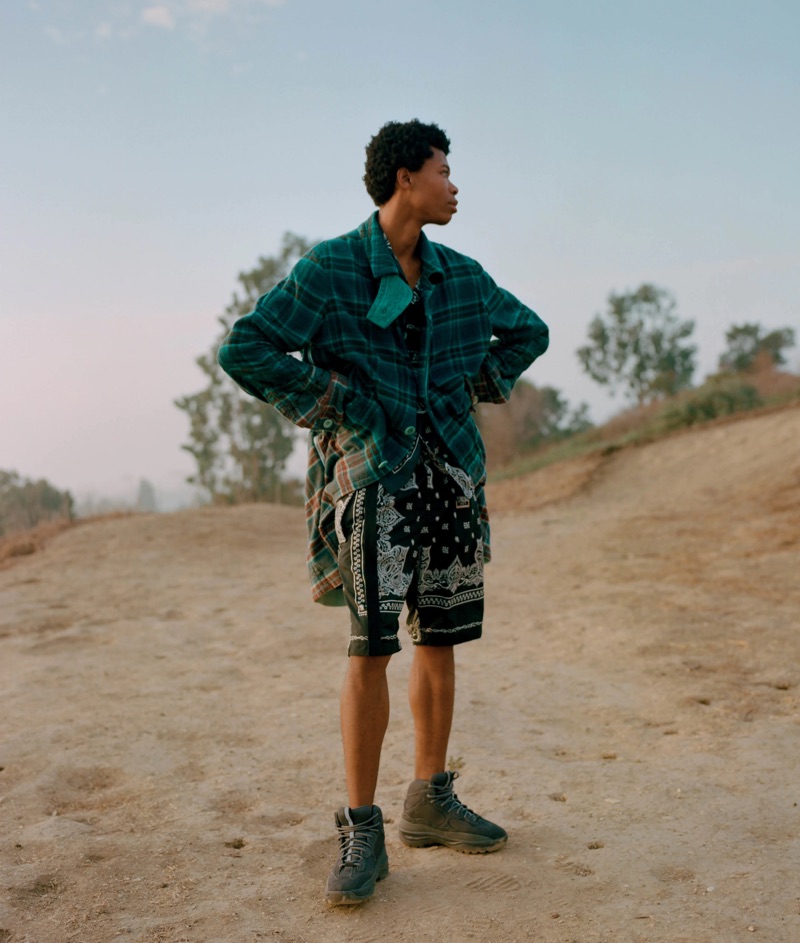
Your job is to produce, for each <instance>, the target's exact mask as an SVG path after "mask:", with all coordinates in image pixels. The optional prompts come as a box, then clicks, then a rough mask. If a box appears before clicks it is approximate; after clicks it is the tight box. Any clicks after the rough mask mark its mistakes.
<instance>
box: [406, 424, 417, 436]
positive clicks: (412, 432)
mask: <svg viewBox="0 0 800 943" xmlns="http://www.w3.org/2000/svg"><path fill="white" fill-rule="evenodd" d="M405 432H406V435H416V432H417V427H416V426H406V429H405Z"/></svg>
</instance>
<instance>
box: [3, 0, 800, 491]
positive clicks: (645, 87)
mask: <svg viewBox="0 0 800 943" xmlns="http://www.w3.org/2000/svg"><path fill="white" fill-rule="evenodd" d="M799 35H800V3H797V2H796V0H784V2H778V0H747V2H745V0H719V2H716V0H691V2H686V0H671V2H666V0H664V2H661V0H637V2H625V0H586V2H580V0H558V2H555V0H550V2H539V0H518V2H517V0H493V2H491V3H489V2H481V3H479V2H476V0H426V2H421V0H409V2H406V3H383V2H380V0H369V2H367V0H340V2H331V0H327V2H325V0H164V2H160V3H159V2H134V0H27V2H26V0H5V2H3V3H2V5H0V123H1V124H0V132H1V133H2V138H1V139H0V140H1V141H2V146H0V188H1V190H0V192H1V195H0V220H1V223H0V229H1V232H2V235H1V236H0V238H1V239H2V245H1V246H0V349H2V367H1V368H0V468H2V469H16V470H17V471H19V472H20V473H21V474H23V475H26V476H31V477H42V476H43V477H47V478H48V479H50V480H51V481H52V482H53V483H54V484H56V485H57V486H59V487H62V488H69V489H71V490H73V492H74V493H75V494H77V495H81V494H84V493H86V492H90V491H94V492H98V493H113V494H123V493H128V494H129V496H131V497H133V496H134V495H135V491H136V484H137V482H138V480H139V478H140V477H146V478H148V479H150V480H151V481H152V482H153V483H154V484H155V485H156V487H157V488H158V489H159V490H160V491H164V490H166V489H175V488H178V487H180V484H181V481H182V479H183V478H184V476H185V475H186V474H187V473H189V472H190V471H191V462H190V459H189V458H188V456H186V455H185V454H184V453H182V452H181V450H180V444H181V443H182V442H183V441H185V438H186V426H187V424H186V420H185V417H184V415H183V414H182V413H180V412H179V411H178V410H177V409H176V408H175V407H174V406H173V405H172V401H173V400H174V399H175V398H176V397H178V396H180V395H182V394H184V393H190V392H194V391H195V390H197V389H199V388H200V386H201V385H202V377H201V375H200V373H199V371H198V370H197V368H196V367H195V365H194V358H195V356H197V355H198V354H201V353H204V352H205V351H206V350H207V349H208V348H209V346H210V344H211V342H212V341H213V339H214V338H215V336H216V334H217V324H216V317H217V315H218V314H219V313H220V312H221V311H222V310H223V309H224V307H225V305H226V304H227V303H228V301H229V299H230V295H231V292H232V291H233V289H234V288H235V279H236V275H237V273H238V272H239V271H241V270H243V269H249V268H252V267H253V265H254V264H255V262H256V260H257V258H258V256H259V255H271V254H272V253H273V252H275V251H276V249H277V248H278V246H279V243H280V238H281V235H282V233H283V232H284V231H286V230H292V231H294V232H297V233H299V234H302V235H304V236H307V237H309V238H325V237H328V236H333V235H338V234H339V233H341V232H345V231H347V230H350V229H352V228H354V227H355V226H356V225H357V224H358V223H360V222H361V221H362V220H363V219H365V218H366V217H367V215H368V214H369V213H370V212H371V210H372V206H371V203H370V201H369V198H368V197H367V195H366V193H365V191H364V189H363V184H362V182H361V176H362V174H363V155H364V145H365V144H366V142H367V140H368V139H369V137H370V136H371V135H372V134H373V133H374V132H375V131H376V130H377V129H378V128H379V127H380V126H381V125H382V124H383V123H384V122H385V121H387V120H390V119H399V120H405V119H408V118H412V117H419V118H421V119H422V120H427V121H435V122H437V123H439V124H441V125H442V127H444V128H445V129H446V131H447V132H448V134H449V135H450V138H451V140H452V150H451V155H450V158H451V166H452V168H453V179H454V181H455V182H456V184H457V185H458V186H459V187H460V189H461V192H460V194H459V213H458V216H457V217H456V218H455V219H454V221H453V222H452V223H451V225H450V226H448V227H447V228H446V229H436V228H435V227H429V230H428V234H429V236H430V237H431V238H433V239H435V240H441V241H444V242H447V243H448V244H450V245H452V246H453V247H454V248H456V249H459V250H460V251H462V252H465V253H467V254H468V255H471V256H473V257H475V258H477V259H479V260H480V261H481V263H482V264H483V265H484V266H485V267H486V268H487V269H488V271H489V272H490V273H491V274H492V275H493V276H494V277H495V278H496V280H497V281H498V282H500V284H502V285H504V286H505V287H507V288H509V289H510V290H511V291H513V292H514V293H515V294H517V295H519V296H520V297H521V298H522V299H523V300H524V301H525V302H526V303H527V304H529V305H530V306H531V307H533V308H534V309H535V310H536V311H537V312H538V313H539V314H540V315H541V316H542V317H543V318H544V319H545V320H546V321H547V322H548V323H549V324H550V326H551V336H552V342H551V349H550V351H549V352H548V353H547V354H546V356H545V357H544V358H543V359H542V360H540V361H538V362H537V363H536V364H535V365H534V367H533V368H532V370H531V371H530V373H529V374H528V376H529V379H531V380H532V381H533V382H535V383H538V384H550V385H554V386H556V387H558V388H559V389H561V390H562V391H563V392H564V393H565V394H566V396H567V397H568V398H569V399H570V400H571V401H573V402H578V401H580V400H586V401H588V402H589V403H590V404H591V406H592V412H593V415H594V417H595V418H596V419H600V418H603V417H605V416H607V415H608V414H609V411H610V410H611V409H612V408H618V407H619V405H620V404H619V402H610V401H609V400H608V398H607V397H605V396H604V395H603V394H602V392H601V391H600V389H599V388H598V387H597V386H596V385H595V384H593V383H591V381H589V380H588V379H586V378H585V377H583V376H582V374H581V372H580V368H579V366H578V363H577V360H576V357H575V350H576V348H577V347H578V346H579V345H580V344H581V343H582V342H583V341H584V339H585V334H586V328H587V325H588V322H589V321H590V319H591V317H592V316H593V315H594V314H595V313H597V312H598V311H601V310H603V309H604V307H605V301H606V298H607V296H608V293H609V292H610V291H611V290H617V291H624V290H627V289H633V288H636V287H638V285H639V284H641V283H642V282H643V281H651V282H654V283H656V284H657V285H661V286H663V287H666V288H668V289H670V290H671V291H672V292H673V293H674V294H675V295H676V297H677V300H678V313H679V314H680V315H681V316H682V317H685V318H692V319H694V320H696V321H697V331H696V340H697V343H698V344H699V347H700V364H701V371H700V376H699V377H698V379H700V378H701V377H702V375H703V374H705V373H707V372H709V371H710V370H712V369H713V368H714V366H715V364H716V359H717V357H718V355H719V353H720V350H721V348H722V346H723V343H724V333H725V330H726V328H727V327H728V326H729V325H730V324H731V323H734V322H737V323H741V322H742V321H747V320H750V321H753V320H755V321H759V322H761V323H763V324H765V325H768V326H775V327H778V326H785V325H794V326H796V327H797V326H799V325H800V309H799V305H798V297H800V222H798V207H800V199H798V197H800V182H799V181H800V174H798V171H797V162H798V154H800V56H798V53H797V38H798V36H799ZM792 365H793V366H795V367H797V366H798V357H797V354H795V355H794V356H793V364H792Z"/></svg>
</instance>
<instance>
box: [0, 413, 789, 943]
mask: <svg viewBox="0 0 800 943" xmlns="http://www.w3.org/2000/svg"><path fill="white" fill-rule="evenodd" d="M570 482H571V484H570ZM565 483H567V484H565ZM575 489H577V490H575ZM570 490H572V491H573V492H574V493H573V494H572V495H571V496H570V497H565V494H567V493H568V492H569V491H570ZM551 498H559V499H560V500H557V501H553V500H550V499H551ZM490 499H491V500H492V501H493V503H494V510H495V513H494V518H493V521H494V548H495V558H494V562H493V563H492V564H491V566H490V568H489V570H488V618H487V626H486V633H485V637H484V639H483V640H482V641H481V642H478V643H472V644H471V645H468V646H464V647H463V649H462V650H460V651H459V655H458V663H459V689H458V695H457V717H456V723H455V729H454V732H453V737H452V741H451V755H452V758H453V763H454V764H455V765H456V766H458V767H460V772H461V777H462V778H461V779H460V780H459V782H458V791H459V795H460V796H461V798H463V799H464V801H466V802H467V803H468V804H469V805H471V806H473V807H474V808H476V809H478V810H479V811H481V812H483V813H484V814H486V815H488V816H491V817H494V818H496V819H497V820H498V821H499V822H501V823H502V824H504V825H505V826H506V827H507V829H508V831H509V833H510V840H509V843H508V846H507V847H506V848H505V849H504V850H503V851H501V852H500V853H498V854H494V855H489V856H465V855H459V854H457V853H454V852H450V851H447V850H444V849H418V850H412V849H407V848H405V847H403V846H402V845H401V844H400V842H399V840H398V839H397V837H396V832H395V827H394V824H392V825H390V826H389V838H388V842H389V854H390V862H391V874H390V875H389V878H388V879H387V880H386V881H384V882H382V883H381V884H379V885H378V893H377V894H376V896H375V898H374V899H373V900H372V901H371V902H369V903H368V904H366V905H365V906H363V907H361V908H350V909H348V908H340V909H333V910H329V909H328V908H326V906H325V904H324V902H323V900H322V888H323V885H324V881H325V876H326V874H327V871H328V867H329V864H330V861H331V859H332V855H333V852H334V831H333V822H332V815H333V810H334V809H335V807H336V806H338V805H339V804H341V802H342V801H343V779H342V773H341V765H340V749H339V739H338V729H337V728H338V719H337V697H338V689H339V685H340V682H341V677H342V675H343V671H344V661H345V659H344V654H343V652H344V645H345V635H346V619H345V617H344V613H343V611H342V610H330V609H324V608H320V607H317V606H313V605H312V604H311V602H310V599H309V596H308V591H307V587H306V582H305V571H304V562H303V558H304V523H303V517H302V512H301V511H299V510H296V509H287V508H274V507H268V506H256V507H238V508H233V509H202V510H197V511H191V512H185V513H180V514H174V515H166V516H139V517H131V518H127V519H121V520H111V521H106V522H101V523H95V524H91V525H84V526H81V527H76V528H74V529H72V530H70V531H67V532H66V533H64V534H63V535H61V536H60V537H58V538H57V539H55V540H54V541H53V542H52V543H50V545H49V546H48V547H47V549H46V550H45V551H43V552H41V553H38V554H36V555H34V556H32V557H29V558H25V559H21V560H18V561H16V562H14V563H13V564H12V565H10V566H8V567H6V568H4V569H3V570H2V571H0V593H1V594H2V595H1V596H0V603H1V605H2V615H1V616H0V629H1V630H2V638H1V639H0V657H1V658H2V668H1V669H0V671H1V680H2V704H1V705H0V710H1V711H2V714H1V716H2V726H3V728H4V742H3V746H2V754H1V755H0V766H2V767H3V770H2V772H0V793H1V794H2V803H0V819H1V823H2V829H1V831H0V864H1V865H2V880H1V882H0V894H1V895H2V898H1V900H0V943H4V941H13V943H20V941H27V943H67V941H85V943H107V941H117V940H121V941H130V943H157V941H158V943H162V941H163V943H178V941H191V943H199V941H208V943H244V941H257V940H279V941H284V943H289V941H292V943H334V941H335V943H341V941H353V943H371V941H378V940H383V939H393V940H401V941H415V943H417V941H434V940H435V941H442V940H448V941H454V943H461V941H470V940H481V941H482V940H486V941H523V940H524V941H527V940H535V941H540V943H551V941H552V943H556V941H558V943H599V941H618V943H619V941H621V943H628V941H631V943H644V941H652V943H656V941H658V943H681V941H685V943H728V941H731V943H738V941H745V940H753V939H756V940H759V939H760V940H762V941H770V943H797V941H800V841H799V840H798V825H799V823H800V807H798V803H800V762H799V761H800V750H799V749H798V744H799V741H800V713H799V712H798V708H799V707H800V704H799V703H798V692H800V633H799V632H798V629H800V585H799V584H800V580H799V579H798V576H799V575H800V409H797V408H790V409H784V410H782V411H777V412H772V413H766V414H763V415H759V416H756V417H752V418H749V419H745V420H741V421H738V422H730V423H724V424H721V425H717V426H714V427H712V428H710V429H705V430H702V431H696V432H687V433H683V434H681V435H676V436H674V437H672V438H670V439H667V440H663V441H661V442H658V443H655V444H651V445H648V446H644V447H640V448H637V449H630V450H625V451H624V452H619V453H615V454H614V455H611V456H609V457H608V458H606V459H605V460H604V461H602V462H601V463H598V462H587V461H579V462H575V463H573V464H572V465H569V466H566V467H564V466H562V467H561V468H560V469H559V468H551V469H547V470H545V471H544V472H541V473H539V474H537V475H533V476H530V477H528V478H526V479H524V480H521V481H517V482H511V483H508V482H504V483H498V484H497V485H496V486H494V488H493V489H492V492H491V494H490ZM409 648H410V646H408V645H407V646H406V648H405V650H404V652H402V653H401V654H400V655H399V656H397V657H396V658H395V659H394V660H393V664H392V665H391V667H390V674H391V686H392V692H393V712H394V713H393V718H392V722H391V725H390V730H389V734H388V737H387V741H386V745H385V754H384V757H385V759H384V767H383V771H382V779H381V783H380V795H379V802H380V804H381V805H382V806H383V808H384V812H385V815H386V817H387V819H388V821H389V822H391V823H394V822H395V821H396V819H397V816H398V815H399V811H400V807H401V802H402V797H403V795H404V791H405V786H406V783H407V780H408V777H409V755H410V751H411V743H412V729H411V725H410V722H409V717H408V709H407V705H406V701H405V692H404V687H405V683H406V677H407V672H408V666H409Z"/></svg>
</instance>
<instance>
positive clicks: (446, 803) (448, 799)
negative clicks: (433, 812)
mask: <svg viewBox="0 0 800 943" xmlns="http://www.w3.org/2000/svg"><path fill="white" fill-rule="evenodd" d="M455 779H458V772H457V771H456V770H453V772H452V773H451V774H450V779H449V780H448V782H447V785H445V786H438V785H436V784H435V783H432V782H429V783H428V798H429V799H430V800H431V802H433V803H435V805H436V806H437V807H438V808H439V809H441V810H442V812H446V813H447V814H448V815H454V816H456V818H459V819H463V820H464V821H465V822H469V823H470V824H471V825H474V824H476V823H477V822H478V821H479V819H480V816H479V815H477V814H476V813H475V812H473V811H472V809H470V808H467V806H465V805H464V803H463V802H462V801H461V800H460V799H459V798H458V796H457V795H456V794H455V793H454V792H453V780H455Z"/></svg>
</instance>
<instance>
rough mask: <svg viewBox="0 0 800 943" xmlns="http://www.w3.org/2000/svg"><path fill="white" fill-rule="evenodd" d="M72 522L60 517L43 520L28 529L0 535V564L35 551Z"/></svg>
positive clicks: (72, 523) (72, 522) (71, 524)
mask: <svg viewBox="0 0 800 943" xmlns="http://www.w3.org/2000/svg"><path fill="white" fill-rule="evenodd" d="M74 524H75V521H71V520H67V519H66V518H60V519H58V520H54V521H44V522H43V523H41V524H37V525H36V526H35V527H32V528H31V529H30V530H19V531H15V532H14V533H11V534H6V535H5V536H3V537H0V564H3V563H6V562H8V561H9V560H11V559H13V558H14V557H25V556H28V555H30V554H32V553H36V551H37V550H41V549H42V547H44V545H45V544H46V543H47V541H48V540H50V539H51V538H52V537H55V535H56V534H60V533H61V531H62V530H66V529H67V528H68V527H72V526H73V525H74Z"/></svg>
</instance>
